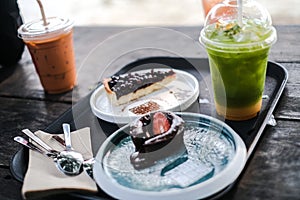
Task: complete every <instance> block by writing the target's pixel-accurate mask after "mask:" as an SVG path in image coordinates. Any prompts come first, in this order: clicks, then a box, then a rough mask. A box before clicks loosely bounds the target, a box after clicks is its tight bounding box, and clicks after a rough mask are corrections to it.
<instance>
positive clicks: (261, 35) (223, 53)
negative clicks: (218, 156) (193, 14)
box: [200, 0, 277, 120]
mask: <svg viewBox="0 0 300 200" xmlns="http://www.w3.org/2000/svg"><path fill="white" fill-rule="evenodd" d="M276 40H277V35H276V30H275V28H274V27H273V26H272V21H271V17H270V15H269V13H268V11H267V10H266V9H265V8H263V7H262V6H261V5H260V4H258V3H257V2H256V1H253V0H243V9H242V21H239V20H238V6H237V3H236V1H230V0H227V1H225V2H223V3H222V4H218V5H216V6H215V7H213V8H212V10H211V11H210V12H209V15H208V16H207V17H206V21H205V26H204V28H203V29H202V30H201V34H200V42H201V43H202V44H203V45H204V46H205V48H206V50H207V53H208V58H209V65H210V71H211V78H212V83H213V89H214V99H215V106H216V110H217V112H218V114H220V115H222V116H224V117H225V118H226V119H229V120H247V119H251V118H253V117H255V116H256V115H257V114H258V112H259V111H260V110H261V106H262V95H263V91H264V84H265V77H266V68H267V62H268V54H269V50H270V47H271V46H272V44H274V43H275V41H276Z"/></svg>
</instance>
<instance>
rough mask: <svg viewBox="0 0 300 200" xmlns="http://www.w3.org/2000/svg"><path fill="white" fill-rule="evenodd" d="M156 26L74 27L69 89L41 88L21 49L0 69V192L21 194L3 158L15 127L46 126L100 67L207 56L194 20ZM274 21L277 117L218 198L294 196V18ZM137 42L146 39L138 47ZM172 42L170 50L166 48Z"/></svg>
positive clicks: (297, 159) (299, 94)
mask: <svg viewBox="0 0 300 200" xmlns="http://www.w3.org/2000/svg"><path fill="white" fill-rule="evenodd" d="M159 29H161V28H156V29H152V30H150V29H149V28H140V29H138V28H137V27H75V31H74V45H75V54H76V64H77V70H78V85H77V87H76V88H75V89H74V90H73V91H72V92H67V93H64V94H59V95H47V94H45V93H44V91H43V89H42V87H41V85H40V82H39V80H38V76H37V74H36V72H35V69H34V66H33V64H32V62H31V59H30V56H29V54H28V52H27V51H26V52H25V53H24V55H23V58H22V60H21V61H20V63H19V64H18V65H17V66H15V67H11V68H9V69H4V68H1V69H0V127H1V130H0V146H1V148H0V158H1V159H0V188H1V190H0V199H4V200H6V199H21V195H20V194H21V187H22V184H21V183H20V182H18V181H16V180H15V179H14V178H13V177H12V175H11V174H10V171H9V164H10V160H11V158H12V156H13V155H14V154H15V153H16V152H17V151H18V150H19V149H20V145H18V144H16V143H15V142H13V140H12V138H13V137H14V136H17V135H21V134H20V130H22V129H23V128H30V129H31V130H33V131H35V130H38V129H44V128H45V127H47V125H49V124H50V123H51V122H52V121H53V120H55V119H56V118H57V117H59V116H60V115H61V114H62V113H63V112H65V111H66V110H67V109H68V108H70V107H71V106H72V105H74V104H75V103H76V102H78V100H79V99H81V98H82V97H84V96H86V95H87V94H88V93H89V92H90V91H91V90H92V89H93V88H94V87H95V86H96V85H97V84H98V82H99V81H101V76H100V75H99V73H103V74H112V73H114V72H116V71H118V69H120V68H121V67H122V66H124V65H125V64H127V63H129V62H132V61H135V60H137V59H139V58H145V57H149V56H175V55H180V56H186V57H196V58H207V55H206V52H205V50H204V48H203V47H202V46H201V45H200V44H199V42H198V37H199V32H200V30H201V27H167V28H165V29H162V30H161V31H158V30H159ZM276 29H277V33H278V41H277V42H276V44H275V45H274V46H273V47H272V49H271V52H270V57H269V60H272V61H276V62H278V63H280V64H282V65H283V66H284V67H286V69H287V70H288V72H289V80H288V82H287V85H286V88H285V90H284V92H283V94H282V97H281V99H280V101H279V102H278V105H277V107H276V109H275V112H274V115H275V118H276V120H277V123H278V124H277V126H275V127H267V128H266V129H265V131H264V133H263V136H262V138H261V140H260V141H259V144H258V145H257V147H256V149H255V152H254V154H253V155H252V157H251V158H250V160H249V162H248V164H247V167H246V168H245V170H244V172H243V174H242V175H241V177H240V179H239V181H238V183H237V184H236V185H235V186H234V188H233V189H232V190H231V191H230V192H229V193H228V194H227V195H225V196H223V197H222V199H236V200H240V199H299V196H300V188H299V185H300V173H299V169H300V134H299V133H300V79H299V75H300V39H299V35H300V26H277V27H276ZM151 31H153V33H157V34H158V33H159V34H158V35H152V38H149V37H150V36H151V35H147V33H148V32H151ZM151 33H152V32H151ZM133 36H134V38H133ZM148 40H150V41H148ZM174 43H175V44H174ZM136 44H138V45H136ZM150 44H151V45H150ZM120 45H121V47H120ZM135 45H136V46H135ZM139 45H149V46H148V48H147V49H139V48H138V46H139ZM174 45H175V46H176V47H177V50H176V51H174V52H171V51H169V50H170V49H172V48H174ZM131 46H133V48H132V49H133V50H132V49H131V48H130V47H131ZM157 47H161V49H159V50H157V49H156V48H157ZM164 48H165V49H164ZM130 49H131V50H132V51H130V52H128V50H130ZM118 55H119V56H118ZM120 55H121V56H120ZM108 66H109V67H110V68H108Z"/></svg>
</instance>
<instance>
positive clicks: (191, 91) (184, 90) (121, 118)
mask: <svg viewBox="0 0 300 200" xmlns="http://www.w3.org/2000/svg"><path fill="white" fill-rule="evenodd" d="M154 70H155V71H156V70H160V71H166V70H169V69H154ZM146 71H149V70H141V71H137V72H135V73H145V72H146ZM174 71H175V73H176V79H175V80H174V81H172V82H170V83H169V84H167V85H166V86H165V87H164V88H162V89H160V90H157V91H154V92H152V93H151V94H148V95H146V96H143V97H141V98H139V99H137V100H133V101H131V102H129V103H127V104H123V105H119V106H116V105H112V104H111V102H110V100H109V98H108V97H107V95H106V91H105V89H104V86H103V85H101V86H100V87H98V88H97V89H96V90H95V91H94V92H93V94H92V96H91V98H90V106H91V109H92V111H93V113H94V115H96V116H97V117H99V118H100V119H103V120H105V121H108V122H112V123H121V124H125V123H128V122H130V121H131V120H132V119H134V118H136V117H137V116H138V114H135V113H134V112H132V110H133V109H134V108H137V107H139V106H143V105H145V104H149V103H153V102H155V103H156V104H158V105H159V110H170V111H183V110H185V109H187V108H188V107H189V106H190V105H191V104H192V103H194V102H195V101H196V100H197V98H198V96H199V83H198V81H197V79H196V78H195V77H194V76H193V75H191V74H189V73H187V72H184V71H181V70H174Z"/></svg>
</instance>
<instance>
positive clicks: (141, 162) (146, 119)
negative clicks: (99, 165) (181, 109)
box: [130, 111, 186, 169]
mask: <svg viewBox="0 0 300 200" xmlns="http://www.w3.org/2000/svg"><path fill="white" fill-rule="evenodd" d="M158 112H161V111H158ZM162 113H163V114H164V115H165V117H166V120H167V123H169V124H170V126H169V129H168V130H166V131H164V132H162V133H155V132H153V126H155V124H154V123H153V122H154V118H153V116H154V115H155V113H150V114H146V115H144V116H142V117H140V118H139V119H138V120H137V121H135V122H134V123H133V124H132V125H131V127H130V135H131V139H132V141H133V143H134V145H135V152H134V153H133V154H132V155H131V156H130V160H131V163H132V165H133V166H134V168H135V169H143V168H146V167H149V166H152V165H154V164H155V163H156V161H158V160H160V159H162V158H165V157H167V156H170V155H175V154H182V153H183V152H185V151H186V148H185V145H184V142H183V132H184V131H183V129H184V126H183V125H184V121H183V120H182V119H181V118H180V117H178V116H177V115H175V114H174V113H172V112H162Z"/></svg>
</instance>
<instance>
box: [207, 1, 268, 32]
mask: <svg viewBox="0 0 300 200" xmlns="http://www.w3.org/2000/svg"><path fill="white" fill-rule="evenodd" d="M242 2H243V8H242V16H243V18H244V19H252V20H255V21H256V22H257V23H260V24H261V25H263V26H265V27H269V26H271V25H272V20H271V16H270V14H269V12H268V11H267V10H266V9H265V8H264V7H263V6H262V5H261V4H259V3H258V2H257V1H254V0H242ZM237 19H238V5H237V0H225V1H224V2H222V3H219V4H217V5H216V6H214V7H213V8H212V9H211V10H210V12H209V13H208V15H207V17H206V20H205V26H207V25H209V24H212V23H215V22H217V21H219V20H223V21H231V20H237Z"/></svg>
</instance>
